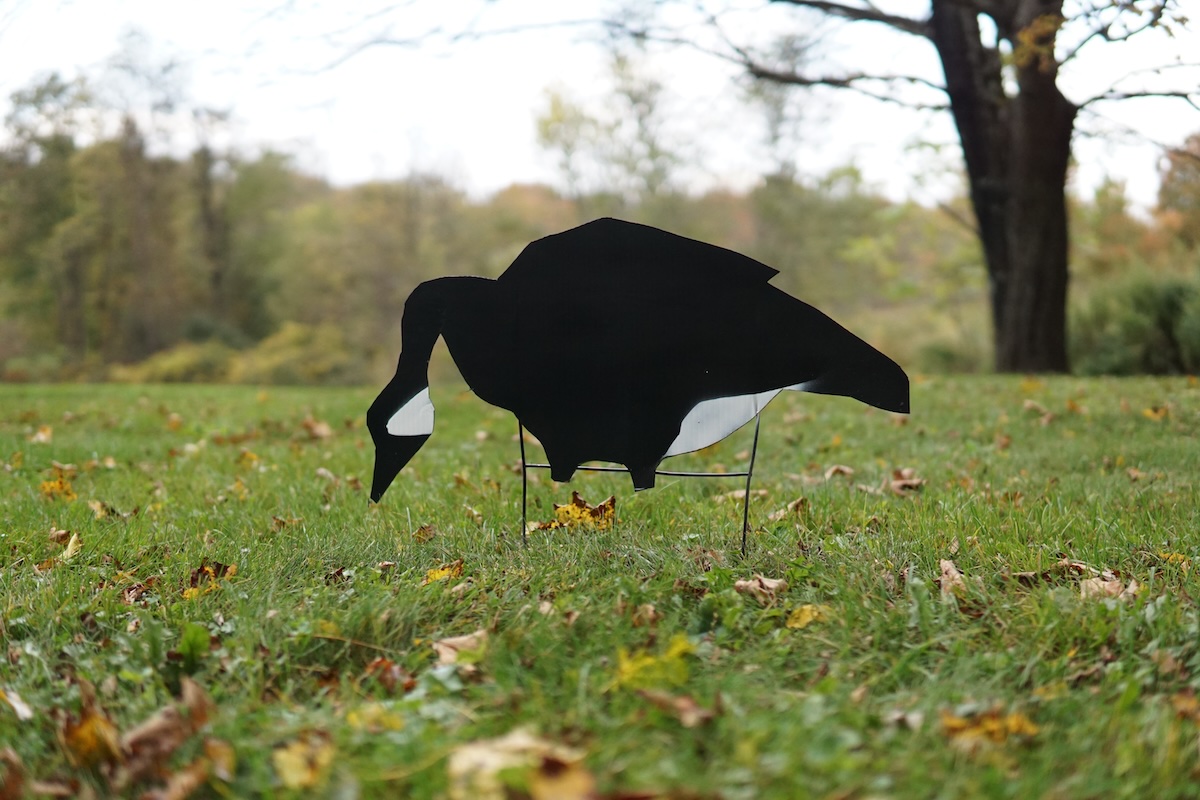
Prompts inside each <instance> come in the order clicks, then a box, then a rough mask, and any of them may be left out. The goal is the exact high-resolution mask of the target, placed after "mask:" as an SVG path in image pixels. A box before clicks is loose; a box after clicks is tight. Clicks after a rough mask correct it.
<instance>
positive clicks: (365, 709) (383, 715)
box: [346, 703, 404, 733]
mask: <svg viewBox="0 0 1200 800" xmlns="http://www.w3.org/2000/svg"><path fill="white" fill-rule="evenodd" d="M346 724H347V725H349V726H350V727H351V728H355V729H357V730H360V731H367V732H368V733H381V732H382V731H398V730H401V729H402V728H403V727H404V718H403V717H401V716H400V715H399V714H397V713H396V712H394V711H392V710H391V709H389V708H388V707H387V706H385V705H384V704H382V703H367V704H366V705H364V706H359V707H358V708H352V709H350V710H349V711H347V712H346Z"/></svg>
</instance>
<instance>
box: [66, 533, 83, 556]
mask: <svg viewBox="0 0 1200 800" xmlns="http://www.w3.org/2000/svg"><path fill="white" fill-rule="evenodd" d="M82 549H83V542H82V541H81V540H80V538H79V534H78V533H72V534H71V538H70V539H69V540H68V541H67V546H66V547H64V548H63V554H62V557H63V561H70V560H71V559H72V558H74V557H75V556H77V555H79V551H80V550H82Z"/></svg>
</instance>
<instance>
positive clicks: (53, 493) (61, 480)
mask: <svg viewBox="0 0 1200 800" xmlns="http://www.w3.org/2000/svg"><path fill="white" fill-rule="evenodd" d="M38 491H39V492H41V493H42V496H43V497H45V498H47V499H49V500H74V499H75V497H76V495H75V490H74V489H73V488H71V482H70V481H69V480H67V479H66V478H65V477H63V476H61V475H60V476H59V477H57V478H55V479H54V480H50V481H42V483H41V485H40V486H38Z"/></svg>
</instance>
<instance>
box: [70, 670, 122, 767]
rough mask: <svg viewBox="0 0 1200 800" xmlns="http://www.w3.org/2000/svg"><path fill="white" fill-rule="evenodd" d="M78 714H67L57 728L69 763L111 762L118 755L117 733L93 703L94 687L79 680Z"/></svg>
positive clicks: (118, 756) (114, 761)
mask: <svg viewBox="0 0 1200 800" xmlns="http://www.w3.org/2000/svg"><path fill="white" fill-rule="evenodd" d="M79 695H80V701H81V702H80V709H79V717H78V718H76V717H75V715H73V714H69V715H67V716H66V718H65V719H63V722H62V726H61V727H60V728H59V730H58V737H59V741H60V742H61V743H62V745H63V750H64V751H65V752H66V755H67V760H68V761H69V762H71V764H72V765H73V766H77V767H78V766H82V767H94V766H98V765H100V764H113V763H116V762H117V761H119V760H120V758H121V746H120V735H119V733H118V732H117V726H116V725H113V723H112V721H111V720H110V719H109V718H108V715H107V714H105V713H104V710H103V709H101V708H100V707H99V706H98V705H97V704H96V689H95V687H94V686H92V684H91V683H89V682H88V681H85V680H80V681H79Z"/></svg>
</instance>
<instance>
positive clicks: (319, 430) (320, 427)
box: [300, 414, 333, 439]
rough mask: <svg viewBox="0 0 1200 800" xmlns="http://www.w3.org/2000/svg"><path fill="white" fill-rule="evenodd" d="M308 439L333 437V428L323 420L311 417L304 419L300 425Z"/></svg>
mask: <svg viewBox="0 0 1200 800" xmlns="http://www.w3.org/2000/svg"><path fill="white" fill-rule="evenodd" d="M300 425H301V426H303V428H304V431H305V433H307V434H308V438H309V439H328V438H329V437H330V436H333V428H332V427H330V425H329V423H328V422H326V421H325V420H323V419H314V418H313V417H312V415H311V414H310V415H309V416H307V417H305V418H304V420H303V421H301V423H300Z"/></svg>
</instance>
